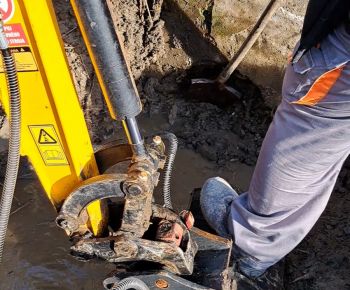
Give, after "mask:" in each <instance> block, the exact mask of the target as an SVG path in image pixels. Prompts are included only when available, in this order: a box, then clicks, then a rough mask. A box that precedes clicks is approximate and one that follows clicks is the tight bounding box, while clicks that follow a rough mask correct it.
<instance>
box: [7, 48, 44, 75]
mask: <svg viewBox="0 0 350 290" xmlns="http://www.w3.org/2000/svg"><path fill="white" fill-rule="evenodd" d="M10 50H11V51H12V53H13V55H14V58H15V61H16V68H17V71H19V72H29V71H37V70H38V66H37V65H36V62H35V59H34V56H33V54H32V52H31V50H30V48H29V47H13V48H10ZM3 72H4V66H3V64H2V62H1V63H0V73H3Z"/></svg>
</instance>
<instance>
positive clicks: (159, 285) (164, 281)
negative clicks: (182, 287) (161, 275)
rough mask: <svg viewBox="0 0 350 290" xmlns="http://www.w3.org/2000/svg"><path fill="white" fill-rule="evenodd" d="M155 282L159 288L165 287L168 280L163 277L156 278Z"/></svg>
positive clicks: (167, 285) (167, 284)
mask: <svg viewBox="0 0 350 290" xmlns="http://www.w3.org/2000/svg"><path fill="white" fill-rule="evenodd" d="M155 284H156V286H157V287H158V288H159V289H166V288H168V287H169V283H168V281H166V280H164V279H158V280H157V281H156V283H155Z"/></svg>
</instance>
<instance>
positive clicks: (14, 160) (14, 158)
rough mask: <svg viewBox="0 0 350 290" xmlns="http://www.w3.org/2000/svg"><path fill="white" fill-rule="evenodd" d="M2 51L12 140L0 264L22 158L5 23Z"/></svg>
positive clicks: (1, 210) (0, 217) (0, 211)
mask: <svg viewBox="0 0 350 290" xmlns="http://www.w3.org/2000/svg"><path fill="white" fill-rule="evenodd" d="M0 50H1V54H2V59H3V63H4V70H5V75H6V80H7V86H8V91H9V99H10V119H9V122H10V140H9V150H8V157H7V167H6V175H5V181H4V185H3V190H2V195H1V201H0V262H1V260H2V254H3V248H4V243H5V237H6V232H7V226H8V221H9V217H10V211H11V205H12V200H13V195H14V191H15V186H16V181H17V175H18V167H19V158H20V140H21V138H20V136H21V105H20V91H19V85H18V76H17V70H16V64H15V60H14V58H13V55H12V53H11V51H10V50H9V47H8V43H7V40H6V35H5V33H4V29H3V23H2V21H1V22H0Z"/></svg>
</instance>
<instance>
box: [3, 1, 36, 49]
mask: <svg viewBox="0 0 350 290" xmlns="http://www.w3.org/2000/svg"><path fill="white" fill-rule="evenodd" d="M0 1H1V0H0ZM4 32H5V35H6V38H7V40H8V42H9V46H10V47H14V46H24V45H29V43H28V40H27V37H26V35H25V33H24V30H23V28H22V24H20V23H15V24H8V25H4Z"/></svg>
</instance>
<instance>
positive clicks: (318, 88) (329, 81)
mask: <svg viewBox="0 0 350 290" xmlns="http://www.w3.org/2000/svg"><path fill="white" fill-rule="evenodd" d="M344 67H345V65H344V66H341V67H338V68H335V69H332V70H330V71H328V72H326V73H324V74H323V75H321V76H320V77H319V78H318V79H317V80H316V81H315V83H314V84H313V85H312V87H311V88H310V90H309V91H308V93H307V94H306V95H305V96H304V97H302V98H301V99H300V100H299V101H296V102H293V103H294V104H299V105H309V106H314V105H316V104H317V103H318V102H320V101H321V100H322V99H324V98H325V97H326V96H327V95H328V93H329V91H330V90H331V88H332V87H333V86H334V84H335V83H336V81H337V80H338V79H339V77H340V76H341V73H342V71H343V69H344Z"/></svg>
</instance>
